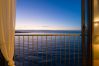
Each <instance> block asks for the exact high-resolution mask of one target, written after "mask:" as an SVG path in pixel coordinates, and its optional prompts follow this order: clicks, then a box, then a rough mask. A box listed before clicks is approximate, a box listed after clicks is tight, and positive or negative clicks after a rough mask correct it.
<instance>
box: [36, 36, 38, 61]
mask: <svg viewBox="0 0 99 66" xmlns="http://www.w3.org/2000/svg"><path fill="white" fill-rule="evenodd" d="M36 53H37V63H38V36H37V52H36Z"/></svg>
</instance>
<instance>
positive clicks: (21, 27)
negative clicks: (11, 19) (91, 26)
mask: <svg viewBox="0 0 99 66" xmlns="http://www.w3.org/2000/svg"><path fill="white" fill-rule="evenodd" d="M15 29H16V30H80V29H81V27H63V26H16V28H15Z"/></svg>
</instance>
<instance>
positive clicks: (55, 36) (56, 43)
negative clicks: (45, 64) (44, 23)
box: [55, 36, 57, 64]
mask: <svg viewBox="0 0 99 66" xmlns="http://www.w3.org/2000/svg"><path fill="white" fill-rule="evenodd" d="M55 51H56V58H55V60H56V62H55V63H56V64H57V41H56V36H55Z"/></svg>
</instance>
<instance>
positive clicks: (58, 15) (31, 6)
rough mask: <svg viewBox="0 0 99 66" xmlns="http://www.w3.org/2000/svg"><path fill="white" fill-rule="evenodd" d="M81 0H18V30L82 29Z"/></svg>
mask: <svg viewBox="0 0 99 66" xmlns="http://www.w3.org/2000/svg"><path fill="white" fill-rule="evenodd" d="M80 29H81V0H16V30H80Z"/></svg>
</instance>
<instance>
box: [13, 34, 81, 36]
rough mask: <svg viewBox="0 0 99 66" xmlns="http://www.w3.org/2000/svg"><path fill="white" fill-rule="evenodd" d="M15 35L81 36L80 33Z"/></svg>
mask: <svg viewBox="0 0 99 66" xmlns="http://www.w3.org/2000/svg"><path fill="white" fill-rule="evenodd" d="M15 36H80V34H30V35H29V34H27V35H23V34H20V35H15Z"/></svg>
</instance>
